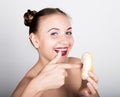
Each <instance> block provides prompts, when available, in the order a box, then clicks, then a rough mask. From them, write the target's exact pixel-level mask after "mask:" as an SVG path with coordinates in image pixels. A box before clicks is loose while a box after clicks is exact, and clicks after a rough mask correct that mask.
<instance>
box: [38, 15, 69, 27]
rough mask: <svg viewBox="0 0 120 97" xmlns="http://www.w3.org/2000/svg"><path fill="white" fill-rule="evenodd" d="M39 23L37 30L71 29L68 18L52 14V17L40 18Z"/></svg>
mask: <svg viewBox="0 0 120 97" xmlns="http://www.w3.org/2000/svg"><path fill="white" fill-rule="evenodd" d="M39 21H40V22H39V28H38V29H49V28H52V27H57V28H60V29H67V28H69V27H71V23H70V19H69V17H67V16H65V15H62V14H52V15H46V16H42V17H41V18H40V20H39Z"/></svg>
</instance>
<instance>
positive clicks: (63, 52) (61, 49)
mask: <svg viewBox="0 0 120 97" xmlns="http://www.w3.org/2000/svg"><path fill="white" fill-rule="evenodd" d="M59 51H61V52H62V56H65V55H67V52H68V47H59V48H56V49H55V52H56V53H58V52H59Z"/></svg>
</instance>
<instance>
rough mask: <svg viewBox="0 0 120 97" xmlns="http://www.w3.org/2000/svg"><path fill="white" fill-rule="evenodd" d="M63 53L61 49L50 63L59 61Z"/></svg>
mask: <svg viewBox="0 0 120 97" xmlns="http://www.w3.org/2000/svg"><path fill="white" fill-rule="evenodd" d="M61 54H62V52H61V51H59V52H58V54H57V55H56V56H55V58H54V59H53V60H52V61H51V62H50V64H54V63H57V62H58V60H59V59H60V57H61Z"/></svg>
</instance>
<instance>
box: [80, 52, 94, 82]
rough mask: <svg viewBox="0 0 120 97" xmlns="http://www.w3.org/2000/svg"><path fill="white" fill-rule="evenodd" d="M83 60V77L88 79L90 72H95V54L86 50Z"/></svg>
mask: <svg viewBox="0 0 120 97" xmlns="http://www.w3.org/2000/svg"><path fill="white" fill-rule="evenodd" d="M81 62H82V64H83V68H82V79H83V80H86V79H87V78H88V77H89V76H88V72H93V71H94V67H93V55H92V54H91V53H90V52H86V53H84V54H83V55H82V58H81Z"/></svg>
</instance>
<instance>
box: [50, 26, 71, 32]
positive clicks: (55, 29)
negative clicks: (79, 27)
mask: <svg viewBox="0 0 120 97" xmlns="http://www.w3.org/2000/svg"><path fill="white" fill-rule="evenodd" d="M71 29H72V27H69V28H67V30H71ZM51 30H60V29H59V28H51V29H49V30H48V32H50V31H51Z"/></svg>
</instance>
